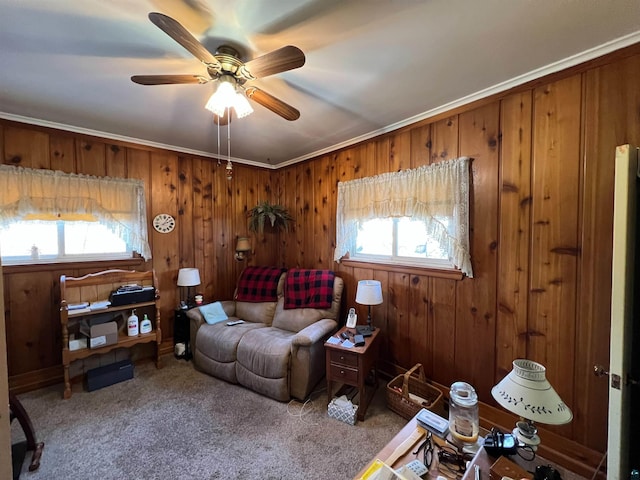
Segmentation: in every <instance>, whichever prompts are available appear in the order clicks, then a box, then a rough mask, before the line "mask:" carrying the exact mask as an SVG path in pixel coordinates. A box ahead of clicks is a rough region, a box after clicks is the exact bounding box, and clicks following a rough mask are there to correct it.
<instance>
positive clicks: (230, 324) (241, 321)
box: [227, 320, 244, 327]
mask: <svg viewBox="0 0 640 480" xmlns="http://www.w3.org/2000/svg"><path fill="white" fill-rule="evenodd" d="M240 323H244V320H236V321H235V322H227V325H228V326H230V327H231V326H233V325H238V324H240Z"/></svg>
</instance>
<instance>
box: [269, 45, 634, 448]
mask: <svg viewBox="0 0 640 480" xmlns="http://www.w3.org/2000/svg"><path fill="white" fill-rule="evenodd" d="M632 50H633V51H626V52H625V53H624V54H621V53H620V52H619V53H618V54H617V55H613V56H610V57H609V58H607V59H602V60H601V61H600V62H598V63H594V64H591V65H585V66H582V67H581V68H577V69H574V70H572V71H567V72H563V73H560V74H556V75H554V76H553V77H548V78H546V79H543V80H540V81H537V82H535V84H531V85H530V86H523V87H521V88H518V89H514V90H513V91H511V92H508V93H506V94H504V95H500V96H497V97H495V98H493V99H489V100H485V101H482V102H478V103H477V104H476V105H471V106H469V107H466V108H461V109H459V111H458V112H454V113H452V114H448V115H445V116H440V117H438V118H435V119H433V120H431V121H425V122H421V123H419V124H416V125H413V126H411V127H409V128H405V129H403V130H400V131H397V132H393V133H391V134H388V135H384V136H380V137H377V138H375V139H373V140H370V141H367V142H365V143H362V144H359V145H357V146H354V147H351V148H348V149H344V150H341V151H339V152H334V153H331V154H327V155H323V156H321V157H318V158H316V159H313V160H311V161H308V162H305V163H302V164H297V165H293V166H290V167H287V168H284V169H281V170H279V171H278V174H279V175H280V183H281V185H284V186H290V185H294V184H297V185H300V187H301V188H298V189H295V190H294V189H291V190H284V189H283V190H282V191H280V192H279V195H280V197H279V198H280V199H281V202H282V203H283V204H284V205H286V206H287V207H289V208H290V209H291V210H292V211H293V212H295V215H296V218H297V231H296V232H295V234H291V235H289V236H283V238H282V248H281V252H282V262H281V263H283V264H284V265H287V266H300V267H306V268H333V269H335V270H337V271H338V272H339V274H340V275H341V276H343V277H344V279H345V283H346V286H345V288H346V291H345V298H346V302H347V303H348V306H355V307H356V308H357V309H358V310H359V311H358V314H359V315H361V316H366V310H365V309H364V307H359V306H358V305H356V304H355V302H354V298H355V287H356V284H357V281H358V280H361V279H367V278H372V279H376V280H380V281H381V282H382V286H383V295H384V303H383V304H382V305H380V306H377V307H373V315H374V323H375V324H376V325H378V326H379V327H380V328H381V329H382V330H383V331H384V334H385V335H384V339H385V345H384V348H383V350H382V361H383V369H384V370H386V371H387V372H388V373H390V374H392V375H395V374H396V373H397V372H402V371H403V370H405V369H407V368H409V367H411V366H413V365H414V364H415V363H418V362H420V363H422V364H423V365H424V366H425V369H426V373H427V375H428V376H429V377H430V378H431V379H433V380H434V381H436V382H438V383H440V384H443V385H449V384H451V383H452V382H453V381H456V380H465V381H468V382H470V383H471V384H472V385H474V386H475V388H476V390H477V391H478V392H479V395H480V398H481V400H482V401H483V402H486V403H488V404H493V405H495V402H493V400H492V398H491V394H490V390H491V387H492V386H493V385H494V384H496V383H497V382H498V381H499V380H500V379H501V378H502V377H503V376H504V375H506V374H507V373H508V372H509V371H510V369H511V362H512V361H513V360H514V359H516V358H523V357H526V358H529V359H532V360H536V361H539V362H541V363H542V364H544V365H545V366H546V367H547V376H548V379H549V380H550V382H551V383H552V385H554V387H555V389H556V390H557V391H558V393H559V394H560V395H561V397H562V398H563V400H564V401H565V402H566V403H567V404H568V405H569V406H570V407H571V408H572V410H573V413H574V419H573V422H571V423H570V424H568V425H565V426H561V427H549V428H548V430H551V431H552V432H554V433H557V434H560V435H562V436H564V437H566V438H569V439H573V440H575V441H576V442H578V443H580V444H582V445H585V446H587V447H589V448H591V449H594V450H595V451H598V452H604V451H605V450H606V430H607V395H608V391H607V388H608V386H607V381H606V380H602V379H598V378H596V377H595V376H594V375H593V373H592V371H593V365H594V364H596V363H602V364H603V365H608V358H609V325H610V320H609V314H610V305H609V304H610V284H611V248H612V247H611V246H612V213H611V212H612V206H613V194H612V187H613V175H614V171H613V159H614V150H615V146H616V145H619V144H624V143H633V144H638V142H639V141H640V89H639V88H638V83H637V78H640V77H638V75H640V54H638V51H639V49H638V46H635V47H634V49H632ZM458 156H469V157H471V158H472V159H473V160H472V176H473V187H472V194H471V204H472V207H471V215H470V217H471V218H470V221H471V246H472V253H471V257H472V263H473V269H474V278H473V279H469V278H464V279H463V280H460V281H457V280H451V279H448V278H440V277H439V276H436V275H431V274H430V273H429V272H421V271H420V270H418V269H413V268H411V269H409V268H406V269H401V268H397V267H394V268H389V267H384V266H380V265H372V264H358V263H356V262H353V261H347V262H343V263H341V264H336V263H334V261H333V259H332V256H333V250H334V242H335V240H334V239H335V225H334V218H335V209H336V191H337V182H340V181H347V180H351V179H355V178H362V177H367V176H372V175H376V174H380V173H384V172H391V171H399V170H402V169H406V168H414V167H418V166H421V165H425V164H430V163H433V162H438V161H442V160H446V159H451V158H456V157H458Z"/></svg>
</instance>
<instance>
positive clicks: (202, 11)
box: [150, 0, 214, 35]
mask: <svg viewBox="0 0 640 480" xmlns="http://www.w3.org/2000/svg"><path fill="white" fill-rule="evenodd" d="M150 1H151V3H152V4H153V6H154V9H156V10H159V11H161V12H164V13H165V15H168V16H170V17H173V18H179V19H180V22H181V24H182V25H183V26H184V27H185V28H187V29H188V30H189V31H190V32H192V33H193V34H194V35H200V34H203V33H204V32H206V31H207V30H208V29H209V28H210V27H211V25H213V22H214V16H213V12H212V11H211V8H210V7H209V6H208V5H207V2H206V0H150Z"/></svg>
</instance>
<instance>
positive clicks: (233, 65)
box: [131, 12, 305, 125]
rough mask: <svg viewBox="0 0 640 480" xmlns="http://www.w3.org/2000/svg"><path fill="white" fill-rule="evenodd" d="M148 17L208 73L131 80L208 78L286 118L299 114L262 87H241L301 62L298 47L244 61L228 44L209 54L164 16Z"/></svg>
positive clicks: (166, 82) (146, 82)
mask: <svg viewBox="0 0 640 480" xmlns="http://www.w3.org/2000/svg"><path fill="white" fill-rule="evenodd" d="M149 20H151V22H152V23H153V24H154V25H156V26H157V27H158V28H160V30H162V31H163V32H165V33H166V34H167V35H169V36H170V37H171V38H173V39H174V40H175V41H176V42H178V43H179V44H180V45H182V46H183V47H184V48H185V49H187V50H188V51H189V52H190V53H191V54H192V55H193V56H194V57H196V58H197V59H198V60H200V61H201V62H202V63H203V64H204V65H205V66H206V67H207V75H198V74H193V75H189V74H187V75H134V76H132V77H131V80H132V81H133V82H135V83H138V84H140V85H172V84H189V83H197V84H204V83H209V82H211V81H218V82H219V83H220V85H222V84H223V83H228V84H231V85H232V86H233V87H234V89H237V88H239V89H241V90H242V91H244V94H245V95H246V96H247V97H248V98H250V99H251V100H253V101H254V102H256V103H258V104H260V105H262V106H263V107H266V108H268V109H269V110H271V111H272V112H274V113H276V114H277V115H280V116H281V117H282V118H284V119H286V120H297V119H298V118H299V117H300V112H299V111H298V110H297V109H295V108H294V107H292V106H291V105H288V104H286V103H285V102H283V101H282V100H280V99H278V98H276V97H274V96H273V95H270V94H269V93H267V92H265V91H264V90H261V89H259V88H258V87H255V86H253V85H251V86H244V84H245V83H246V82H248V81H251V80H255V79H257V78H262V77H266V76H269V75H274V74H276V73H281V72H285V71H287V70H293V69H294V68H299V67H301V66H302V65H304V62H305V56H304V53H303V52H302V50H300V49H299V48H298V47H294V46H292V45H288V46H286V47H282V48H279V49H277V50H274V51H272V52H270V53H267V54H265V55H262V56H260V57H257V58H254V59H253V60H249V61H248V62H246V63H245V62H243V61H242V60H241V59H240V54H239V52H238V50H237V49H236V48H234V47H232V46H230V45H221V46H219V47H218V49H217V51H216V53H215V54H212V53H211V52H210V51H209V50H207V49H206V48H205V47H204V45H202V43H200V42H199V41H198V40H197V39H196V38H195V37H194V36H193V35H191V34H190V33H189V32H188V31H187V29H186V28H184V27H183V26H182V25H181V24H180V23H178V22H177V21H176V20H174V19H173V18H171V17H169V16H167V15H164V14H162V13H157V12H152V13H150V14H149ZM228 112H229V109H227V110H226V111H225V113H224V114H223V115H219V114H217V115H215V116H214V118H215V119H216V123H219V124H221V125H225V124H226V123H228V121H229V113H228Z"/></svg>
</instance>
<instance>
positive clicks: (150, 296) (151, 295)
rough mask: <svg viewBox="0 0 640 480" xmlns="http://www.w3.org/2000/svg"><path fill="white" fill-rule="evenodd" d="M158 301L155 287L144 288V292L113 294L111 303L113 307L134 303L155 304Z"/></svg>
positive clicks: (116, 292) (117, 291)
mask: <svg viewBox="0 0 640 480" xmlns="http://www.w3.org/2000/svg"><path fill="white" fill-rule="evenodd" d="M155 299H156V289H155V288H154V287H144V288H143V289H142V290H134V291H119V290H116V291H114V292H111V296H110V298H109V301H110V302H111V306H112V307H118V306H120V305H129V304H133V303H142V302H153V301H154V300H155Z"/></svg>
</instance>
